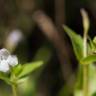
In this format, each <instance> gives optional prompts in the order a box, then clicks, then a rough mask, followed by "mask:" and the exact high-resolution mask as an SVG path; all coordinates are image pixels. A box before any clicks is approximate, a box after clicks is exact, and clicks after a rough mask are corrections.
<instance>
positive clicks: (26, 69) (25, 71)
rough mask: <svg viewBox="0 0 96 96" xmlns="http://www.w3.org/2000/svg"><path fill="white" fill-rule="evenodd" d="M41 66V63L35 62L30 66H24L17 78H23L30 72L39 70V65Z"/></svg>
mask: <svg viewBox="0 0 96 96" xmlns="http://www.w3.org/2000/svg"><path fill="white" fill-rule="evenodd" d="M42 64H43V62H42V61H37V62H32V63H30V64H24V65H23V66H22V71H21V73H20V74H19V75H18V77H19V78H21V77H24V76H26V75H28V74H30V73H31V72H33V71H35V70H36V69H37V68H39V67H40V66H41V65H42Z"/></svg>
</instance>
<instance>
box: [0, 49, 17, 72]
mask: <svg viewBox="0 0 96 96" xmlns="http://www.w3.org/2000/svg"><path fill="white" fill-rule="evenodd" d="M17 64H18V59H17V57H16V56H14V55H10V53H9V52H8V50H7V49H1V50H0V71H1V72H8V71H9V70H10V66H11V67H14V66H16V65H17Z"/></svg>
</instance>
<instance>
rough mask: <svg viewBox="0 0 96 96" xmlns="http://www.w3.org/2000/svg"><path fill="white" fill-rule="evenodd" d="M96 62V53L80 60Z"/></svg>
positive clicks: (83, 62)
mask: <svg viewBox="0 0 96 96" xmlns="http://www.w3.org/2000/svg"><path fill="white" fill-rule="evenodd" d="M94 62H96V54H93V55H89V56H87V57H85V58H83V59H81V61H80V63H81V64H91V63H94Z"/></svg>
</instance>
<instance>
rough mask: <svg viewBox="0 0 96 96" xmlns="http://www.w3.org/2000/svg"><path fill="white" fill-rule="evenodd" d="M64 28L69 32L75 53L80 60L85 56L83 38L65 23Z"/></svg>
mask: <svg viewBox="0 0 96 96" xmlns="http://www.w3.org/2000/svg"><path fill="white" fill-rule="evenodd" d="M64 30H65V32H66V33H67V35H68V36H69V37H70V39H71V42H72V45H73V49H74V53H75V55H76V57H77V60H78V61H80V59H81V58H82V57H83V39H82V37H81V36H80V35H78V34H76V32H74V31H73V30H71V29H70V28H69V27H67V26H65V25H64Z"/></svg>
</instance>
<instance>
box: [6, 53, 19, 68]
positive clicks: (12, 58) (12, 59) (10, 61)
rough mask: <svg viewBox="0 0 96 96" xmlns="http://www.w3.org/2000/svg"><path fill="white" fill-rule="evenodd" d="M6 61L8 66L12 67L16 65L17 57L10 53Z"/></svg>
mask: <svg viewBox="0 0 96 96" xmlns="http://www.w3.org/2000/svg"><path fill="white" fill-rule="evenodd" d="M7 62H8V64H9V65H10V66H12V67H14V66H16V65H17V64H18V59H17V57H16V56H14V55H12V56H11V55H10V56H8V58H7Z"/></svg>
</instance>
